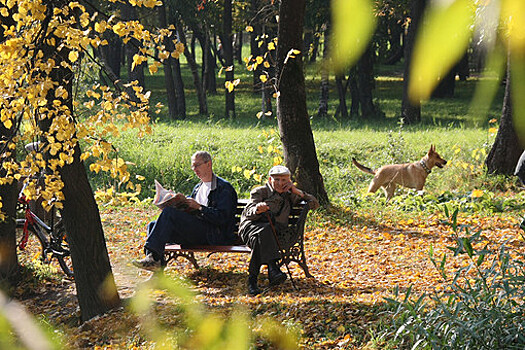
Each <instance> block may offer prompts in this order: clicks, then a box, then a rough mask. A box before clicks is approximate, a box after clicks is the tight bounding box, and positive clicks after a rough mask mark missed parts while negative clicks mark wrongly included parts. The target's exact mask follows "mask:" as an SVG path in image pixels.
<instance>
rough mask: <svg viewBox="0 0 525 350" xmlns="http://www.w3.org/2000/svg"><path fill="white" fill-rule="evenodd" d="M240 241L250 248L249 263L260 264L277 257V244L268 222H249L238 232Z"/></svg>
mask: <svg viewBox="0 0 525 350" xmlns="http://www.w3.org/2000/svg"><path fill="white" fill-rule="evenodd" d="M239 234H240V236H241V239H242V241H243V242H244V244H246V245H247V246H248V247H250V249H251V250H252V255H251V257H250V264H252V263H253V264H256V265H257V266H260V265H262V264H268V263H269V262H271V261H273V260H276V259H279V258H280V257H281V256H280V254H279V246H278V245H277V242H276V241H275V236H274V234H273V232H272V227H271V226H270V223H268V222H256V221H253V222H249V223H247V224H245V225H243V226H242V228H241V231H240V232H239Z"/></svg>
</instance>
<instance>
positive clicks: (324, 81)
mask: <svg viewBox="0 0 525 350" xmlns="http://www.w3.org/2000/svg"><path fill="white" fill-rule="evenodd" d="M329 31H330V25H329V24H328V23H327V25H326V31H325V33H324V37H325V41H324V47H323V59H324V60H323V63H322V64H321V89H320V94H319V95H320V96H319V108H318V109H317V116H318V117H321V118H324V117H326V116H327V115H328V92H329V90H330V81H329V80H330V75H329V70H328V62H329V61H328V60H329V57H328V56H329V54H328V52H329V46H330V45H329V40H328V38H329V37H330V35H329Z"/></svg>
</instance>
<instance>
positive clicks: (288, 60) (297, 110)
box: [276, 0, 328, 204]
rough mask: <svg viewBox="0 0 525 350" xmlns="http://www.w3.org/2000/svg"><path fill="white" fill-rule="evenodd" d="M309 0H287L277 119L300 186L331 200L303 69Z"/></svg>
mask: <svg viewBox="0 0 525 350" xmlns="http://www.w3.org/2000/svg"><path fill="white" fill-rule="evenodd" d="M304 12H305V0H283V1H281V6H280V9H279V29H278V46H277V70H276V71H277V74H276V76H277V77H278V82H277V84H278V85H277V86H278V93H279V96H278V99H277V121H278V123H279V131H280V134H281V141H282V143H283V149H284V158H285V162H286V165H287V166H288V167H289V168H290V170H291V171H292V173H293V175H294V178H295V179H296V181H297V182H298V183H299V186H300V187H301V188H303V189H304V190H306V191H308V192H309V193H311V194H313V195H314V196H316V197H317V198H318V199H319V201H320V202H321V203H325V204H326V203H328V195H327V194H326V190H325V188H324V182H323V177H322V175H321V173H320V171H319V162H318V160H317V153H316V149H315V143H314V138H313V133H312V128H311V126H310V120H309V118H308V111H307V108H306V89H305V81H304V72H303V58H302V55H301V52H302V51H303V49H304V48H303V24H304Z"/></svg>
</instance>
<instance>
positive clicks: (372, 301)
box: [23, 207, 523, 349]
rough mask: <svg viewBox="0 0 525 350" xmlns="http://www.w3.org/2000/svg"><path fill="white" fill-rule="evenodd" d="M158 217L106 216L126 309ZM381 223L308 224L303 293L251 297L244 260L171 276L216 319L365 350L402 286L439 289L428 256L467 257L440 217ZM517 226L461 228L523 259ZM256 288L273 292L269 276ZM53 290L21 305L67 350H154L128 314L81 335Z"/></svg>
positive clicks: (512, 219)
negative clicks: (54, 331) (245, 317)
mask: <svg viewBox="0 0 525 350" xmlns="http://www.w3.org/2000/svg"><path fill="white" fill-rule="evenodd" d="M157 214H158V210H156V209H153V208H148V209H144V208H142V207H124V208H118V209H106V210H102V214H101V215H102V220H103V224H104V229H105V234H106V240H107V247H108V251H109V255H110V259H111V263H112V266H113V272H114V276H115V281H116V283H117V286H118V288H119V293H120V296H121V297H122V298H123V299H124V300H125V299H127V298H129V297H131V296H133V295H134V293H135V291H136V288H137V286H138V285H140V284H141V283H143V282H145V281H146V280H148V279H149V278H150V275H151V273H150V272H147V271H142V270H139V269H137V268H135V267H133V266H132V265H131V261H132V259H135V258H140V257H141V256H142V254H143V253H142V251H143V250H142V248H143V244H144V241H145V227H146V225H147V223H148V222H149V221H150V220H152V219H153V218H154V217H155V215H157ZM383 214H384V215H381V216H378V215H377V213H374V214H370V213H366V212H365V213H358V212H352V211H351V210H349V209H348V208H337V207H336V208H332V209H331V210H329V211H327V212H323V213H313V214H311V215H310V218H309V221H308V224H307V228H306V236H305V237H306V238H305V252H306V257H307V263H308V266H309V269H310V273H311V274H312V275H313V276H314V278H306V277H305V275H304V273H303V271H302V269H301V268H300V267H299V266H298V265H296V264H293V263H292V264H291V266H290V269H291V272H292V275H293V279H294V282H295V284H296V285H297V290H294V289H293V287H292V284H291V282H290V281H289V280H288V281H287V282H286V283H284V284H283V285H281V286H279V287H275V288H273V289H270V290H267V291H265V292H264V293H263V294H262V295H259V296H256V297H250V296H247V294H246V280H247V267H248V258H249V255H247V254H224V253H216V254H212V255H211V256H209V257H208V256H206V255H204V254H198V255H197V258H198V260H199V263H200V265H201V269H199V270H195V269H194V268H193V266H192V265H191V263H189V262H188V261H186V260H185V259H182V258H179V260H177V261H175V262H171V263H170V265H169V266H168V268H167V270H166V271H165V273H166V274H167V275H168V276H170V277H171V278H180V277H184V278H186V279H188V280H189V281H191V283H192V284H193V285H194V286H195V287H194V288H195V290H196V291H197V293H198V297H197V299H198V300H199V301H200V302H202V303H203V304H204V305H205V306H206V307H207V308H208V309H209V310H213V311H215V312H219V313H222V314H224V315H228V314H230V313H231V312H232V310H233V309H236V308H241V309H242V308H244V309H247V310H248V311H249V313H250V315H251V316H252V318H253V319H257V318H258V317H262V316H271V317H273V318H275V319H277V320H278V321H279V322H281V323H282V324H285V325H287V326H294V327H299V328H300V332H301V346H302V347H303V348H308V349H358V348H359V349H362V348H364V347H366V343H367V341H369V339H370V337H371V334H370V332H372V331H373V329H374V327H375V324H376V323H377V322H378V320H379V319H380V317H381V312H380V311H381V308H382V307H383V305H384V298H385V297H391V296H392V291H393V288H394V287H395V286H399V288H400V290H406V289H407V288H409V287H410V286H412V291H413V292H416V293H423V292H429V291H432V290H434V288H440V287H441V286H442V283H443V281H442V280H441V279H440V275H439V274H438V272H437V271H436V269H435V268H434V267H433V265H432V264H431V262H430V260H429V255H428V253H429V249H430V247H431V246H432V247H433V250H434V255H435V256H436V257H437V258H438V259H439V258H440V257H442V256H443V254H447V255H448V256H449V259H447V265H446V267H447V269H448V270H449V271H455V269H457V268H459V267H461V266H464V264H466V263H467V261H466V259H465V257H464V256H458V257H455V258H452V252H451V251H450V250H449V249H447V246H452V245H453V243H454V235H453V232H452V230H451V228H450V227H449V226H446V225H443V224H442V220H443V219H445V218H444V217H443V214H440V213H435V214H430V215H428V214H425V213H419V214H414V215H413V216H411V217H408V218H407V217H405V218H402V219H399V218H397V219H395V218H394V216H391V215H389V213H388V207H386V208H385V209H384V213H383ZM518 219H519V218H518V217H517V214H516V213H502V214H497V215H492V214H491V215H487V214H461V215H460V216H459V218H458V223H459V224H465V225H469V226H470V227H471V228H472V232H474V231H477V230H479V229H481V230H482V235H481V242H480V245H483V246H485V245H486V244H489V247H490V248H492V249H497V248H498V247H499V246H500V245H501V244H503V243H504V242H506V244H507V245H508V246H509V247H511V248H512V249H515V250H519V251H523V239H522V236H521V234H520V232H519V228H518ZM259 283H260V284H261V285H263V286H266V285H267V283H268V282H267V279H266V275H265V273H262V274H261V276H260V280H259ZM46 288H49V290H51V291H53V293H54V294H53V293H51V294H49V293H50V292H49V291H48V292H47V294H46V292H44V291H42V290H41V291H35V292H34V293H32V294H31V295H29V296H27V295H26V296H25V298H24V300H23V302H24V303H25V304H26V305H27V306H28V308H29V309H30V310H31V312H33V313H34V314H37V315H40V317H42V318H45V319H47V320H49V322H50V323H51V325H52V326H54V327H56V328H58V329H59V333H61V334H63V338H64V341H65V342H66V344H67V347H68V348H85V347H96V346H98V347H99V348H104V349H117V348H119V349H120V348H126V349H129V348H149V347H151V345H152V344H151V343H149V342H148V340H147V339H145V336H144V332H143V329H142V327H144V325H143V324H141V322H140V320H139V318H138V317H136V316H134V315H132V314H130V313H129V312H128V311H125V310H116V311H114V312H112V313H109V314H108V315H104V316H101V317H99V318H97V319H95V320H92V321H89V322H88V323H86V324H84V325H80V324H79V323H78V309H77V307H76V298H75V297H74V292H75V291H74V284H73V283H71V282H70V283H55V284H52V283H48V284H47V286H46ZM57 293H61V294H57ZM154 297H155V300H156V304H155V310H156V313H157V315H158V317H159V319H160V320H161V321H162V322H164V323H165V324H167V325H173V322H177V321H176V319H177V317H176V314H177V308H176V306H174V302H173V301H172V300H169V298H168V297H167V296H166V295H165V293H162V291H160V292H158V293H156V294H155V295H154ZM258 346H259V345H258ZM260 347H264V346H263V345H260Z"/></svg>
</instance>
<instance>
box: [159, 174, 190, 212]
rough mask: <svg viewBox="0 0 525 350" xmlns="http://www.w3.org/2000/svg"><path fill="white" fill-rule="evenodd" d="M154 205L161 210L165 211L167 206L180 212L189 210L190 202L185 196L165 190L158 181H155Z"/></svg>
mask: <svg viewBox="0 0 525 350" xmlns="http://www.w3.org/2000/svg"><path fill="white" fill-rule="evenodd" d="M153 204H155V205H156V206H157V207H159V208H160V209H164V208H165V207H167V206H170V207H174V208H177V209H180V210H187V209H188V201H187V200H186V196H185V195H183V194H182V193H176V192H173V191H172V190H167V189H165V188H164V187H162V185H161V184H160V183H159V182H158V181H157V180H155V198H154V199H153Z"/></svg>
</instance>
